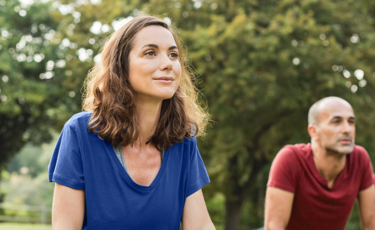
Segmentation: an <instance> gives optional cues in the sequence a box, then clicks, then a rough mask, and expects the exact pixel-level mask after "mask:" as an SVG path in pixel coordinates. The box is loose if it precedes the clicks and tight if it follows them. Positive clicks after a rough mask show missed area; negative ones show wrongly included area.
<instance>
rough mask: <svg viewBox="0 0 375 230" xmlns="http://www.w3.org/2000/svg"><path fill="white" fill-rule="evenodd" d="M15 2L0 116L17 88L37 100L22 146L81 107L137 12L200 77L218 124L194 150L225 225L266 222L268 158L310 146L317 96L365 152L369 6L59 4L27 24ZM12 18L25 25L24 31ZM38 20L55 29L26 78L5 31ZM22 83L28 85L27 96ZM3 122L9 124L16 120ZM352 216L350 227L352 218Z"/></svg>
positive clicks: (368, 137) (288, 1) (284, 0)
mask: <svg viewBox="0 0 375 230" xmlns="http://www.w3.org/2000/svg"><path fill="white" fill-rule="evenodd" d="M1 3H2V6H4V5H5V3H4V1H2V2H1ZM8 3H9V4H8ZM17 4H19V3H18V2H17V1H15V0H12V1H7V2H6V6H7V7H6V9H7V10H5V11H4V9H5V8H2V10H3V11H4V12H6V14H9V15H7V16H2V15H3V14H1V16H0V22H1V25H2V28H1V30H2V31H1V34H2V36H3V31H5V30H6V31H7V32H4V34H7V33H8V34H10V33H11V34H12V36H13V37H12V38H8V37H7V38H6V39H4V38H2V40H0V42H1V45H2V49H1V50H0V51H1V55H2V56H4V58H2V60H5V61H3V62H2V63H0V77H1V80H2V81H3V82H1V81H0V89H1V90H2V91H1V96H6V97H7V98H6V102H4V101H3V102H1V104H0V106H1V107H0V114H1V115H2V116H3V114H5V115H7V116H9V119H8V118H7V120H6V119H5V118H2V117H1V118H0V119H1V120H0V122H1V126H0V127H2V128H1V130H3V127H5V126H4V125H3V124H7V125H8V126H9V127H12V126H13V124H15V123H16V121H17V120H16V118H14V117H17V116H19V115H18V114H19V113H17V111H16V110H15V109H14V108H18V107H22V106H20V105H18V104H20V103H19V102H18V101H19V100H20V99H19V96H18V95H19V94H17V93H15V92H18V91H19V89H18V88H20V86H22V87H23V88H22V89H23V90H24V91H22V92H23V95H28V96H23V97H21V98H23V100H22V99H21V101H27V100H26V99H27V98H29V97H30V98H34V97H36V98H39V101H37V102H34V101H35V100H37V99H33V101H31V102H33V103H31V102H30V103H31V105H32V108H33V109H31V111H33V112H32V113H31V114H32V115H33V119H34V123H32V122H30V123H32V124H33V125H34V126H31V125H28V126H25V127H27V129H24V130H27V131H20V132H19V134H18V133H16V134H15V135H13V136H12V138H9V140H12V141H13V142H14V141H23V142H19V143H21V144H23V143H24V142H25V141H26V140H23V139H21V138H20V137H24V136H25V138H27V137H28V138H30V139H31V140H34V139H35V140H47V138H44V139H43V138H41V136H42V135H46V134H47V133H48V130H47V127H49V124H53V125H54V126H57V127H61V125H62V124H63V122H65V121H66V119H67V117H68V114H71V113H73V112H76V111H79V109H80V104H81V97H80V96H81V93H80V90H81V87H82V82H83V80H84V78H85V76H86V74H87V71H88V70H89V69H90V68H91V67H92V66H93V63H94V60H95V58H98V57H99V56H96V55H97V54H98V53H99V52H100V47H101V46H102V45H103V43H104V41H105V37H106V36H108V35H109V33H111V32H112V31H113V30H114V27H116V23H117V25H118V23H123V22H124V21H126V18H128V17H129V16H137V15H140V14H144V13H146V14H154V15H161V16H162V17H168V18H169V19H171V21H172V22H173V23H174V24H175V25H176V26H177V28H179V31H180V35H181V37H182V38H183V40H184V41H185V44H186V46H187V48H188V51H189V57H190V59H191V62H192V66H193V67H194V68H195V70H196V72H197V73H198V74H199V75H200V76H201V80H202V83H201V84H200V85H199V87H200V89H201V90H202V92H203V94H204V96H205V98H206V100H207V102H208V106H209V108H210V112H211V114H212V119H213V120H214V122H215V123H214V124H213V126H212V127H211V128H209V129H208V136H207V137H206V139H205V140H204V141H200V142H199V147H200V150H201V153H202V155H203V157H204V159H205V162H206V166H207V168H208V171H209V174H210V177H211V180H212V183H210V184H209V185H208V186H207V188H205V195H206V196H207V197H208V198H211V197H213V198H214V201H213V202H210V203H213V205H212V206H215V207H221V205H219V204H218V203H217V201H219V202H221V201H222V200H223V199H222V196H221V194H224V197H225V199H224V200H225V201H224V202H225V229H231V230H237V229H240V228H242V229H249V228H251V227H258V226H261V225H262V221H263V220H262V218H263V216H262V215H263V203H264V192H265V184H266V181H267V175H268V171H269V167H270V163H271V161H272V159H273V157H274V156H275V154H276V153H277V151H278V150H279V149H280V148H281V147H282V146H283V145H285V144H289V143H297V142H308V141H309V137H308V135H307V132H306V126H307V111H308V108H309V107H310V105H311V104H312V103H313V102H315V101H317V100H318V99H320V98H322V97H325V96H329V95H336V96H340V97H343V98H345V99H347V100H348V101H349V102H351V103H352V105H353V107H354V109H355V111H356V112H357V113H356V115H357V122H358V127H357V131H358V135H357V143H359V144H361V145H363V146H364V147H365V148H367V150H369V152H370V153H373V150H375V143H373V141H372V137H373V136H374V132H375V131H374V129H373V127H374V126H375V124H374V121H375V114H374V113H373V111H374V106H375V105H374V103H373V101H372V98H373V97H374V93H375V91H374V84H375V79H374V77H375V74H374V72H375V70H374V65H373V60H374V58H375V51H374V50H373V49H372V47H374V42H375V39H374V38H375V32H374V19H375V16H374V15H373V12H374V11H373V9H374V7H375V5H374V3H372V2H371V1H364V0H360V1H344V2H343V1H337V0H334V1H328V0H321V1H317V0H305V1H301V0H276V1H274V0H272V1H271V0H262V1H260V0H248V1H240V0H234V1H223V0H204V1H203V0H194V1H191V0H180V1H178V0H157V1H156V0H147V1H146V0H138V1H137V0H134V1H129V2H128V1H120V0H112V1H109V0H102V1H99V0H95V1H94V0H91V1H88V0H80V1H73V0H61V1H51V2H49V3H48V4H40V3H36V4H35V5H32V6H30V9H29V10H31V9H34V8H33V7H38V8H35V12H34V11H30V12H34V13H35V14H31V13H29V10H28V11H27V15H26V17H35V18H28V20H25V18H24V17H20V16H18V15H20V11H18V13H15V12H14V11H15V9H16V6H17ZM43 7H44V8H43ZM39 8H40V9H39ZM43 9H44V11H43ZM47 10H48V12H47ZM34 15H35V16H34ZM37 15H39V16H38V17H37ZM12 17H13V18H15V19H14V20H6V19H7V18H12ZM41 18H47V19H48V20H47V19H46V20H47V21H42V19H41ZM16 19H17V20H20V21H23V23H25V24H26V25H27V26H25V27H20V25H22V23H16ZM119 19H124V20H119ZM113 21H114V22H113ZM40 23H43V24H44V25H45V26H46V25H50V24H48V23H51V25H50V26H48V28H53V30H54V31H55V35H54V36H53V39H51V41H49V45H48V46H42V45H41V43H38V44H39V45H35V46H36V47H39V49H41V50H42V49H45V50H44V51H43V52H42V51H34V54H36V53H45V58H44V59H43V60H42V61H41V62H40V63H41V64H40V63H34V62H30V63H29V64H34V66H33V67H30V69H28V70H27V71H29V72H30V71H31V70H32V71H34V72H33V73H35V74H29V73H28V72H27V71H26V73H25V72H24V71H21V70H24V68H26V67H25V66H26V64H27V62H15V61H14V59H17V57H18V56H17V57H16V55H13V54H12V53H11V52H10V51H11V50H10V49H11V48H13V51H14V52H16V51H17V49H16V48H15V47H16V46H17V44H18V41H20V39H21V37H22V36H21V35H20V34H21V33H18V35H17V36H19V37H18V38H17V39H16V38H15V37H16V34H17V33H15V32H14V33H13V32H9V31H12V30H16V29H14V28H24V29H23V31H24V32H22V33H23V34H28V33H32V28H33V27H32V26H33V25H38V26H37V31H39V29H40V28H39V27H40ZM3 25H4V26H3ZM46 27H47V26H46ZM4 28H5V29H4ZM17 30H20V29H17ZM28 31H30V32H28ZM43 33H45V34H47V30H46V31H45V32H43ZM32 36H33V37H38V36H39V37H40V38H41V39H42V40H43V39H44V37H45V35H44V34H43V35H38V36H36V35H32ZM3 37H4V36H3ZM47 37H48V36H47ZM43 43H44V40H43ZM27 44H28V43H27ZM5 51H6V52H5ZM17 52H18V51H17ZM47 54H48V55H50V56H49V57H48V58H47ZM25 55H26V54H25ZM54 55H55V56H54ZM13 56H14V57H13ZM28 56H30V55H26V57H28ZM34 56H35V55H34ZM48 60H53V62H54V63H56V65H57V63H58V61H60V60H64V61H65V62H64V63H65V66H64V67H63V68H60V69H55V68H53V71H54V72H55V76H54V77H53V78H50V79H40V73H45V72H46V71H47V70H46V69H44V68H45V67H46V65H48V64H47V63H48ZM61 63H62V62H61ZM4 64H5V65H4ZM29 64H27V65H29ZM9 66H14V67H12V68H10V67H9ZM36 66H39V67H36ZM7 68H8V69H7ZM38 68H39V69H38ZM5 70H6V71H5ZM11 70H12V71H11ZM1 71H2V72H1ZM48 71H50V70H48ZM18 72H20V73H19V74H18V75H13V73H18ZM11 73H12V75H11ZM21 73H22V74H21ZM3 75H7V77H5V78H4V76H3ZM14 76H20V80H19V81H18V82H17V81H15V80H16V79H17V78H16V77H14ZM31 76H34V77H33V78H32V77H31ZM41 76H42V78H46V75H41ZM48 76H50V75H48ZM373 76H374V77H373ZM30 77H31V78H30ZM7 78H8V79H7ZM48 78H49V77H48ZM4 79H5V81H4ZM5 84H8V85H7V86H9V85H11V86H12V87H4V86H5ZM17 87H18V88H17ZM27 87H35V88H33V89H32V90H30V91H26V89H28V88H27ZM24 88H25V89H24ZM26 92H28V94H26ZM35 92H38V93H37V94H35ZM3 98H4V97H3ZM4 99H5V98H4ZM30 100H31V99H30ZM25 104H26V103H25ZM17 106H18V107H17ZM13 110H15V111H13ZM18 110H20V111H22V110H21V108H19V109H18ZM12 111H13V112H12ZM11 119H15V120H14V121H13V124H12V123H11V122H12V120H11ZM37 119H40V120H38V121H39V123H37V122H36V120H37ZM3 121H4V123H3ZM55 121H59V122H55ZM31 127H32V128H31ZM4 130H5V129H4ZM7 130H8V132H6V131H7ZM7 130H5V131H0V137H1V138H2V136H1V135H5V134H3V133H6V134H7V135H9V133H14V132H13V131H12V130H11V128H8V129H7ZM33 130H34V131H33ZM11 131H12V132H11ZM41 131H42V132H41ZM43 131H45V132H43ZM23 133H29V134H28V135H27V134H26V135H24V134H23ZM17 137H18V139H17ZM43 137H44V136H43ZM0 141H1V143H5V142H4V141H3V139H0ZM14 143H15V142H14ZM10 146H14V145H12V144H11V145H10ZM15 146H18V145H15ZM2 151H3V150H2ZM1 156H3V154H1ZM372 159H375V156H374V155H373V154H372ZM217 193H219V194H217ZM241 213H242V214H241ZM221 214H222V213H220V214H219V216H220V215H221ZM353 218H357V219H356V223H358V217H356V216H355V215H354V216H353ZM241 219H242V226H241ZM351 223H352V222H351ZM351 223H350V225H351V226H352V224H351Z"/></svg>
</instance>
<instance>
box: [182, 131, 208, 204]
mask: <svg viewBox="0 0 375 230" xmlns="http://www.w3.org/2000/svg"><path fill="white" fill-rule="evenodd" d="M192 139H194V140H195V141H194V142H193V143H192V146H191V151H192V152H191V156H190V168H189V180H188V187H187V195H186V197H188V196H190V195H192V194H194V193H195V192H197V191H198V190H199V189H201V188H202V187H203V186H205V185H206V184H208V183H209V182H210V178H209V177H208V173H207V170H206V167H205V165H204V163H203V160H202V157H201V155H200V153H199V150H198V147H197V143H196V139H195V137H192Z"/></svg>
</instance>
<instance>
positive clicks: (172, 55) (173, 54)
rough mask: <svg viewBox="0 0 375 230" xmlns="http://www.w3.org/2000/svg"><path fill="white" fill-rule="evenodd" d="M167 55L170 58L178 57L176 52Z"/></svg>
mask: <svg viewBox="0 0 375 230" xmlns="http://www.w3.org/2000/svg"><path fill="white" fill-rule="evenodd" d="M169 56H170V57H172V58H178V53H170V54H169Z"/></svg>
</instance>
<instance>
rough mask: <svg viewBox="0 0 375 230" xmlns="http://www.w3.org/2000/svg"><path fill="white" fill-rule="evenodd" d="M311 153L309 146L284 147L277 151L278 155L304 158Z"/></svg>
mask: <svg viewBox="0 0 375 230" xmlns="http://www.w3.org/2000/svg"><path fill="white" fill-rule="evenodd" d="M310 152H311V145H310V144H309V143H308V144H302V143H301V144H294V145H285V146H284V147H283V148H281V150H280V151H279V153H278V155H288V156H291V155H293V156H299V157H306V156H308V155H309V153H310Z"/></svg>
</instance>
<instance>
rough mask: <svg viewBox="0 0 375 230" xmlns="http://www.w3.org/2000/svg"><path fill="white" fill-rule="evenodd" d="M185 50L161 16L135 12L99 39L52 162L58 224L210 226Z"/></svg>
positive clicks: (198, 119) (197, 112) (199, 122)
mask: <svg viewBox="0 0 375 230" xmlns="http://www.w3.org/2000/svg"><path fill="white" fill-rule="evenodd" d="M186 65H187V63H186V56H185V54H184V52H183V49H182V46H181V44H180V40H179V38H178V37H177V35H176V33H175V32H174V30H173V29H171V28H170V27H169V26H168V25H167V24H165V23H164V22H163V21H162V20H160V19H158V18H156V17H151V16H142V17H136V18H134V19H133V20H132V21H130V22H129V23H127V24H126V25H125V26H123V27H122V28H121V29H120V30H118V31H117V32H115V33H114V34H113V35H112V36H111V38H110V39H109V41H108V42H107V43H106V44H105V46H104V48H103V52H102V58H101V62H100V63H99V64H98V65H96V66H95V67H94V69H93V70H92V71H91V72H90V73H89V79H88V81H87V82H88V83H87V93H86V98H85V99H84V109H85V110H86V111H88V112H82V113H79V114H76V115H74V116H73V117H72V118H71V119H70V120H69V121H68V122H67V123H66V124H65V126H64V129H63V131H62V133H61V135H60V138H59V140H58V142H57V145H56V149H55V151H54V153H53V156H52V159H51V162H50V165H49V180H50V181H54V182H56V184H55V192H54V198H53V207H52V225H53V229H54V230H60V229H63V230H66V229H69V230H74V229H89V230H93V229H104V230H107V229H111V230H115V229H121V230H122V229H137V230H140V229H162V230H167V229H176V230H177V229H179V227H180V223H181V222H182V227H183V229H184V230H185V229H215V228H214V226H213V224H212V222H211V219H210V217H209V215H208V212H207V208H206V205H205V202H204V198H203V194H202V191H201V188H202V187H203V186H204V185H205V184H207V183H208V182H209V178H208V175H207V172H206V169H205V167H204V164H203V161H202V158H201V157H200V154H199V152H198V149H197V146H196V138H195V136H196V135H197V134H198V132H200V133H202V130H203V129H204V126H205V123H206V121H207V119H208V116H207V113H206V112H205V111H204V110H203V109H202V108H200V107H199V106H198V105H197V104H196V99H197V96H196V91H195V88H194V86H193V84H192V82H191V77H190V75H191V74H189V72H188V71H187V67H186Z"/></svg>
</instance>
